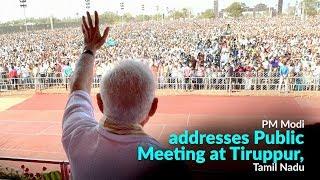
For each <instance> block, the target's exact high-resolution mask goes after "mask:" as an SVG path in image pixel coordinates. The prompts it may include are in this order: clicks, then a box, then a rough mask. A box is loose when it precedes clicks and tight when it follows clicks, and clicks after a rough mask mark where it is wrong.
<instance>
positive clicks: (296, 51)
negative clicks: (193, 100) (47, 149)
mask: <svg viewBox="0 0 320 180" xmlns="http://www.w3.org/2000/svg"><path fill="white" fill-rule="evenodd" d="M109 38H110V39H109V41H110V42H111V41H112V43H110V44H106V45H105V46H104V47H103V48H102V50H101V51H99V52H98V54H97V60H96V65H95V72H94V73H95V76H96V77H97V78H99V77H101V76H103V74H104V73H106V72H108V70H110V69H111V68H112V67H113V65H114V63H115V62H118V61H121V60H123V59H133V60H139V61H143V62H145V63H147V64H149V66H150V68H151V69H152V71H153V73H154V75H155V77H157V79H158V80H159V82H164V81H167V80H166V79H167V78H170V79H171V80H172V79H173V80H176V81H177V80H181V81H184V82H188V81H190V78H191V77H195V78H197V80H199V81H200V82H202V80H201V79H202V78H203V77H209V78H216V77H246V78H250V77H254V76H259V77H279V76H281V72H280V69H281V67H282V66H284V67H286V68H287V69H288V71H284V72H285V74H286V76H288V77H289V78H290V77H301V78H303V80H304V81H305V82H306V83H319V79H320V20H319V19H318V18H309V19H308V20H305V21H302V20H300V19H294V18H266V19H237V20H225V19H216V20H210V21H209V20H175V21H167V22H155V21H149V22H140V23H138V22H132V23H127V24H124V25H115V26H112V28H111V31H110V36H109ZM82 44H83V39H82V36H81V32H80V28H67V29H55V30H44V31H36V32H29V33H12V34H4V35H0V72H1V78H9V79H12V82H13V83H15V79H16V78H22V79H25V80H26V81H28V79H30V78H32V77H40V78H45V77H52V78H60V77H70V76H71V75H72V72H73V70H74V67H75V62H76V60H77V57H78V55H79V54H80V53H81V51H82V48H81V47H82ZM284 83H288V82H284ZM249 85H250V84H249ZM248 88H249V89H250V86H249V87H248Z"/></svg>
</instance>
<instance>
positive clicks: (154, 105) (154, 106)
mask: <svg viewBox="0 0 320 180" xmlns="http://www.w3.org/2000/svg"><path fill="white" fill-rule="evenodd" d="M157 108H158V98H154V99H153V102H152V105H151V108H150V111H149V114H148V115H149V117H151V116H153V115H154V114H155V113H156V111H157Z"/></svg>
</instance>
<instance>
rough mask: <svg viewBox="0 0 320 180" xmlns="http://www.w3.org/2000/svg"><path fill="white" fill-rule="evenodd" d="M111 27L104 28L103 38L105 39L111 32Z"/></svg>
mask: <svg viewBox="0 0 320 180" xmlns="http://www.w3.org/2000/svg"><path fill="white" fill-rule="evenodd" d="M109 29H110V28H109V27H106V29H105V30H104V32H103V35H102V39H103V40H104V41H105V40H106V39H107V37H108V34H109Z"/></svg>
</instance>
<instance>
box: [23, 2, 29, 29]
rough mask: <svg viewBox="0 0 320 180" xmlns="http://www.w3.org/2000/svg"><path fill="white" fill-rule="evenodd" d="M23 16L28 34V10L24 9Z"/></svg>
mask: <svg viewBox="0 0 320 180" xmlns="http://www.w3.org/2000/svg"><path fill="white" fill-rule="evenodd" d="M23 15H24V25H25V26H26V32H28V25H27V16H26V8H25V7H24V8H23Z"/></svg>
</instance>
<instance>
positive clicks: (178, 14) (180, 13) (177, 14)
mask: <svg viewBox="0 0 320 180" xmlns="http://www.w3.org/2000/svg"><path fill="white" fill-rule="evenodd" d="M169 17H170V18H174V19H181V18H187V17H189V11H188V9H186V8H183V9H182V10H171V11H169Z"/></svg>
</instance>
